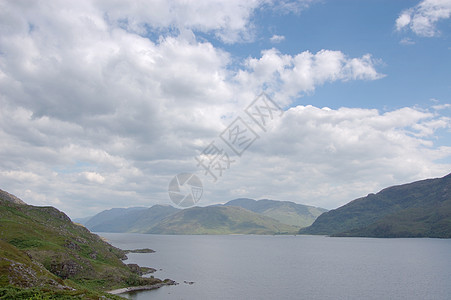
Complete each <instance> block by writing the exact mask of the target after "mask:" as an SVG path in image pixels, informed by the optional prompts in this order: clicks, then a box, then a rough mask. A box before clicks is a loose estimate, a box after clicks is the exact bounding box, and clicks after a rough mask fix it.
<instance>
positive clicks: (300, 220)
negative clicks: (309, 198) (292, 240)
mask: <svg viewBox="0 0 451 300" xmlns="http://www.w3.org/2000/svg"><path fill="white" fill-rule="evenodd" d="M225 205H226V206H239V207H242V208H245V209H248V210H250V211H253V212H256V213H259V214H262V215H264V216H267V217H270V218H273V219H276V220H278V221H279V222H281V223H284V224H287V225H293V226H298V227H307V226H310V225H311V224H312V223H313V222H314V221H315V220H316V218H318V216H319V215H321V214H322V213H323V212H326V211H327V210H326V209H323V208H318V207H313V206H308V205H303V204H297V203H294V202H290V201H275V200H267V199H263V200H258V201H257V200H253V199H246V198H241V199H235V200H232V201H229V202H227V203H226V204H225Z"/></svg>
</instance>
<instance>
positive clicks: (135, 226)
mask: <svg viewBox="0 0 451 300" xmlns="http://www.w3.org/2000/svg"><path fill="white" fill-rule="evenodd" d="M178 211H179V209H177V208H175V207H172V206H170V205H154V206H152V207H150V208H146V207H132V208H112V209H109V210H105V211H102V212H100V213H98V214H97V215H95V216H93V217H91V218H90V219H89V220H88V221H87V222H86V223H85V226H86V227H87V228H88V229H89V230H91V231H94V232H146V231H147V230H149V229H150V228H151V227H152V226H153V225H155V224H156V223H158V222H159V221H161V220H163V219H164V218H165V217H167V216H169V215H172V214H174V213H176V212H178Z"/></svg>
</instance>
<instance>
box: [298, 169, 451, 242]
mask: <svg viewBox="0 0 451 300" xmlns="http://www.w3.org/2000/svg"><path fill="white" fill-rule="evenodd" d="M300 233H306V234H327V235H336V236H369V237H443V238H450V237H451V174H450V175H448V176H445V177H443V178H437V179H428V180H422V181H417V182H414V183H410V184H405V185H400V186H394V187H390V188H387V189H384V190H382V191H380V192H379V193H377V194H370V195H368V196H367V197H363V198H359V199H357V200H354V201H352V202H350V203H348V204H346V205H344V206H342V207H340V208H338V209H335V210H332V211H329V212H327V213H324V214H323V215H321V216H320V217H319V218H318V219H317V220H316V221H315V222H314V223H313V224H312V226H310V227H308V228H305V229H301V230H300Z"/></svg>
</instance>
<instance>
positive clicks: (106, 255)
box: [0, 195, 161, 299]
mask: <svg viewBox="0 0 451 300" xmlns="http://www.w3.org/2000/svg"><path fill="white" fill-rule="evenodd" d="M0 197H1V195H0ZM123 257H124V253H123V251H122V250H120V249H117V248H115V247H113V246H111V245H110V244H108V243H106V242H104V241H103V240H102V239H101V238H100V237H98V236H97V235H94V234H92V233H90V232H89V231H88V230H87V229H86V228H84V227H83V226H79V225H76V224H74V223H72V222H71V221H70V219H69V218H68V217H67V216H66V215H65V214H63V213H62V212H60V211H58V210H57V209H55V208H53V207H34V206H30V205H23V204H15V203H12V202H10V201H7V200H4V199H3V198H0V298H2V297H6V298H11V299H12V298H18V297H19V298H20V297H22V296H23V295H22V296H17V295H21V294H20V293H25V294H24V295H27V293H44V294H48V295H54V294H58V295H59V296H58V297H59V298H61V297H63V296H64V295H71V296H73V297H75V296H76V295H79V296H80V295H82V296H80V297H81V298H84V299H98V297H99V295H105V294H102V292H99V291H102V290H109V289H113V288H120V287H125V286H129V285H139V284H152V283H158V282H161V281H160V280H158V279H141V278H140V277H139V276H138V275H136V274H134V273H132V272H131V271H130V269H129V268H128V267H127V266H126V265H125V264H124V263H123V262H122V261H121V258H123ZM24 288H28V289H27V290H24ZM73 289H75V290H73ZM7 293H9V297H7V296H5V295H6V294H7ZM17 293H19V294H17ZM11 295H13V296H11ZM14 295H16V296H14ZM24 297H25V296H24ZM26 297H28V296H26ZM108 297H109V298H111V299H116V298H118V297H116V296H111V295H108Z"/></svg>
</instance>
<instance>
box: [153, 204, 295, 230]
mask: <svg viewBox="0 0 451 300" xmlns="http://www.w3.org/2000/svg"><path fill="white" fill-rule="evenodd" d="M298 229H299V228H298V227H295V226H290V225H286V224H282V223H280V222H278V221H277V220H274V219H271V218H269V217H265V216H262V215H259V214H257V213H254V212H251V211H248V210H246V209H243V208H241V207H232V206H230V207H227V206H209V207H193V208H189V209H185V210H182V211H180V212H178V213H176V214H174V215H172V216H169V217H167V218H166V219H164V220H163V221H162V222H160V223H158V224H157V225H156V226H154V227H152V228H151V229H150V230H149V231H148V233H155V234H284V233H295V232H297V230H298Z"/></svg>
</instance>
